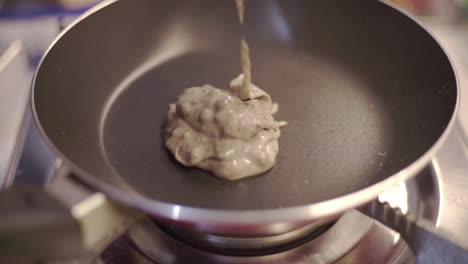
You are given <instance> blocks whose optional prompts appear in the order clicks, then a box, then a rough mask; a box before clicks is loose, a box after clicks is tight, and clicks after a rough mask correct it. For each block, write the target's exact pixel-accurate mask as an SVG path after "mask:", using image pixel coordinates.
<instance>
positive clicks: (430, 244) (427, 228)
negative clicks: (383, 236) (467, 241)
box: [361, 199, 468, 264]
mask: <svg viewBox="0 0 468 264" xmlns="http://www.w3.org/2000/svg"><path fill="white" fill-rule="evenodd" d="M361 211H362V212H363V213H365V214H366V215H368V216H370V217H371V218H373V219H375V220H377V221H379V222H381V223H383V224H384V225H386V226H388V227H390V228H392V229H393V230H395V231H397V232H398V233H400V235H401V236H402V237H403V239H405V241H406V242H407V243H408V246H409V247H410V248H411V249H412V250H413V252H414V253H415V255H416V264H449V263H454V264H455V263H468V248H466V247H464V246H461V245H462V243H460V242H459V241H456V240H455V239H454V238H453V237H451V236H450V235H449V234H448V233H447V232H445V231H444V230H443V229H440V228H436V227H435V226H434V225H433V224H432V223H430V222H429V221H427V220H425V219H423V218H417V217H413V216H412V215H405V214H403V213H402V211H401V210H400V209H399V208H393V207H391V206H390V205H389V204H388V203H385V202H380V201H379V200H378V199H377V200H375V201H373V202H372V203H370V204H369V206H367V207H365V208H363V209H362V210H361Z"/></svg>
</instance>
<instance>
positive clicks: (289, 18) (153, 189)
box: [32, 0, 458, 236]
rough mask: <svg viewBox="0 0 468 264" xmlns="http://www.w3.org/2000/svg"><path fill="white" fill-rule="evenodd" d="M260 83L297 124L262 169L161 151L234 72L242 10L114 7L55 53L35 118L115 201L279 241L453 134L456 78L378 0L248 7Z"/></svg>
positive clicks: (63, 40) (416, 29) (173, 4)
mask: <svg viewBox="0 0 468 264" xmlns="http://www.w3.org/2000/svg"><path fill="white" fill-rule="evenodd" d="M243 31H244V32H243V33H244V34H245V35H246V38H247V41H248V43H249V45H250V49H251V56H252V62H253V67H252V73H253V82H254V83H255V84H256V85H258V86H259V87H261V88H262V89H264V90H265V91H267V92H268V93H269V94H270V95H271V97H272V98H273V100H274V101H276V102H278V103H279V105H280V110H279V112H278V114H277V116H276V118H277V119H278V120H286V121H288V126H286V127H285V128H284V129H282V131H281V133H282V135H281V137H280V140H279V144H280V151H279V155H278V157H277V163H276V165H275V166H274V168H272V169H271V170H269V171H268V172H266V173H264V174H262V175H258V176H255V177H252V178H248V179H245V180H240V181H225V180H220V179H218V178H215V177H213V176H212V175H210V174H209V173H207V172H205V171H202V170H199V169H196V168H186V167H183V166H181V165H180V164H178V163H177V162H176V161H175V160H174V159H173V158H172V156H171V154H170V153H169V152H168V151H167V150H166V148H165V147H164V141H163V138H162V137H163V130H164V125H165V115H166V112H167V109H168V105H169V103H172V102H174V101H175V100H176V97H177V95H178V94H179V93H181V92H182V91H183V89H185V88H188V87H191V86H197V85H203V84H212V85H215V86H217V87H219V88H225V87H227V85H228V83H229V81H230V80H231V79H232V78H234V77H235V76H237V75H238V74H239V73H240V72H241V69H240V65H239V56H240V55H239V39H240V35H241V29H240V27H239V25H238V20H237V13H236V10H235V2H234V1H218V0H203V1H201V0H198V1H193V0H190V1H189V0H179V1H155V0H137V1H124V0H122V1H110V2H105V3H104V4H102V5H100V6H99V7H97V8H95V9H94V10H92V11H91V12H89V13H88V14H86V15H85V16H83V18H82V19H80V20H79V21H78V22H76V23H74V25H72V26H71V27H69V28H68V30H66V31H65V32H64V33H63V34H62V35H61V36H60V37H59V38H58V40H57V41H56V42H55V43H54V44H53V45H52V47H51V48H50V50H49V51H48V52H47V54H46V55H45V57H44V58H43V60H42V62H41V64H40V67H39V68H38V70H37V72H36V76H35V80H34V85H33V94H32V104H33V113H34V119H35V124H36V125H37V127H38V128H39V130H40V132H41V135H42V137H43V139H44V140H45V141H46V142H47V144H48V147H49V148H50V149H52V150H53V151H54V153H55V155H56V156H57V157H58V159H59V160H61V167H62V168H66V169H67V170H66V171H67V172H68V173H69V174H71V175H73V177H75V178H77V179H78V180H79V181H80V182H82V183H85V184H86V185H88V186H91V187H92V188H93V189H94V190H96V191H99V192H102V193H103V194H105V195H106V196H107V197H109V198H111V199H112V200H114V201H117V202H118V203H121V204H124V205H127V206H129V207H131V208H136V209H138V210H141V211H143V212H145V213H146V214H148V215H151V216H154V217H156V218H158V219H162V220H163V221H168V222H171V223H172V224H179V225H181V226H184V227H187V228H191V229H195V230H197V231H203V232H208V233H214V234H229V235H236V236H244V235H260V234H262V235H270V234H277V233H282V232H285V231H287V230H291V229H294V228H297V227H298V226H301V225H304V223H311V222H314V221H318V220H320V219H324V218H327V217H332V216H337V215H340V214H341V213H343V212H344V211H346V210H348V209H351V208H355V207H358V206H361V205H363V204H365V203H367V202H370V201H371V200H373V199H375V198H376V197H377V195H378V194H379V193H381V192H383V191H384V190H386V189H388V188H390V187H392V186H394V185H395V184H397V183H399V182H401V181H404V180H406V179H408V178H410V177H412V176H414V175H416V173H417V172H419V171H420V170H422V169H423V168H424V167H425V166H426V165H428V164H429V162H430V159H431V158H432V157H433V155H434V154H435V153H436V152H437V150H438V148H439V147H440V146H441V145H442V144H443V142H444V140H445V138H446V137H447V135H448V133H449V130H450V129H451V128H452V127H453V124H454V122H455V121H454V120H455V118H454V117H455V113H456V112H457V107H458V103H457V102H458V101H457V100H458V90H457V79H456V76H455V74H454V70H453V68H452V65H451V63H450V61H449V59H448V58H447V55H446V54H445V52H444V51H443V50H442V48H441V47H440V46H439V44H438V43H437V42H436V41H435V40H434V39H433V38H432V37H431V35H430V34H429V33H428V32H427V31H426V30H424V28H422V27H421V26H420V25H419V24H418V23H416V22H415V21H414V20H412V19H411V18H409V17H408V16H406V15H404V14H403V13H401V12H400V11H398V10H397V9H395V8H393V7H391V6H389V5H388V4H385V3H383V2H379V1H370V0H369V1H359V3H357V2H355V1H342V0H331V1H310V0H295V1H278V0H255V1H247V2H246V13H245V27H244V28H243Z"/></svg>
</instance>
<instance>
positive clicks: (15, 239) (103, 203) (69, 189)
mask: <svg viewBox="0 0 468 264" xmlns="http://www.w3.org/2000/svg"><path fill="white" fill-rule="evenodd" d="M140 216H142V214H141V213H139V212H137V211H135V210H133V209H130V208H127V207H124V206H122V205H119V204H116V203H114V202H113V201H111V200H109V199H108V198H107V197H106V196H104V195H103V194H102V193H98V192H95V191H93V190H92V189H90V188H88V187H86V186H84V185H83V184H81V183H79V182H78V181H76V180H75V179H74V178H73V177H72V176H71V175H70V174H69V173H68V171H66V170H65V169H63V168H61V169H60V171H59V172H58V173H57V175H56V176H55V178H54V179H53V180H52V181H51V182H50V183H49V184H48V185H46V187H45V188H38V187H37V186H13V187H12V188H10V189H8V190H6V191H4V192H0V260H2V258H7V259H14V260H17V259H18V258H19V259H18V260H21V259H25V258H27V259H35V260H36V261H37V260H48V261H55V260H76V259H79V260H80V261H83V260H91V259H92V258H94V257H96V256H97V255H98V254H99V253H101V251H102V250H103V249H105V247H106V246H107V245H108V244H109V243H110V242H112V241H113V240H115V239H116V238H117V237H118V236H120V235H121V234H123V232H124V231H126V230H127V228H128V227H129V226H130V225H132V224H133V223H134V222H136V221H137V220H138V219H140ZM0 262H1V261H0ZM15 263H16V262H15ZM18 263H24V262H18ZM27 263H36V262H27Z"/></svg>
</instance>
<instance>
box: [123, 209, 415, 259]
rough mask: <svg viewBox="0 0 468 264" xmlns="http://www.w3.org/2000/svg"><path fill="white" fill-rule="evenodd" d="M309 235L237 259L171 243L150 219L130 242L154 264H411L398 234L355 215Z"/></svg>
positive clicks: (179, 241)
mask: <svg viewBox="0 0 468 264" xmlns="http://www.w3.org/2000/svg"><path fill="white" fill-rule="evenodd" d="M309 231H310V230H309ZM169 232H171V231H169ZM314 233H315V232H314V231H312V233H308V235H306V237H303V238H302V239H299V241H300V242H297V241H293V242H291V243H289V244H287V245H285V246H283V247H279V248H276V249H275V250H274V251H270V252H265V250H260V251H257V252H255V251H252V249H249V252H251V254H250V255H249V254H247V255H245V254H244V255H242V256H239V255H232V254H231V255H228V254H226V253H232V252H220V250H219V248H217V250H213V248H211V250H210V249H208V250H207V249H206V248H204V247H201V246H200V245H197V246H191V245H190V244H189V243H191V242H190V241H189V240H187V239H186V238H185V239H184V238H182V239H181V237H182V234H180V233H179V234H177V235H176V236H177V238H176V237H174V236H173V235H172V233H171V234H169V233H168V232H167V231H164V230H162V229H161V227H159V226H158V225H156V224H154V222H152V221H151V220H150V219H145V220H144V221H142V222H141V223H140V224H138V225H135V226H134V227H132V228H131V230H130V231H129V237H130V239H131V240H132V241H133V243H134V245H135V246H136V247H137V248H138V249H139V250H140V251H141V252H142V253H143V254H144V255H146V256H147V257H148V258H149V259H151V260H152V261H153V262H154V263H157V264H179V263H180V264H182V263H204V264H234V263H235V264H253V263H256V264H257V263H258V264H263V263H268V264H280V263H281V264H284V263H308V264H332V263H334V264H345V263H382V264H384V263H389V264H390V263H392V264H403V263H404V264H407V263H414V257H413V255H412V253H411V251H410V250H409V248H408V247H407V245H406V243H405V242H404V241H403V240H401V239H400V236H399V235H398V234H397V233H395V232H393V231H391V230H390V229H388V228H386V227H384V226H383V225H381V224H379V223H377V222H375V221H374V220H372V219H370V218H368V217H366V216H364V215H362V214H361V213H359V212H358V211H354V210H353V211H349V212H347V213H346V214H344V215H343V216H342V217H341V218H340V219H338V221H337V222H336V223H334V224H333V225H331V226H330V227H329V228H327V229H323V230H321V233H320V234H317V233H315V234H314ZM192 243H193V242H192ZM279 249H281V250H282V251H280V250H279ZM253 252H255V253H253Z"/></svg>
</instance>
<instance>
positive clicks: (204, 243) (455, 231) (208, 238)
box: [0, 16, 468, 264]
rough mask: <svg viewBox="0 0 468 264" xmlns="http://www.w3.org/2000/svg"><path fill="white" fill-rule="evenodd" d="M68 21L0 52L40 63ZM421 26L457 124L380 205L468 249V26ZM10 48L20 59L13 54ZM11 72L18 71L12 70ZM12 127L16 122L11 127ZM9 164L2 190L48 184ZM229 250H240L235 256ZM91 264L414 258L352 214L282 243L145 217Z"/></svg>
mask: <svg viewBox="0 0 468 264" xmlns="http://www.w3.org/2000/svg"><path fill="white" fill-rule="evenodd" d="M63 21H64V18H63V16H61V18H60V19H57V18H50V17H48V18H46V19H44V20H42V22H41V21H40V20H37V21H35V22H34V24H36V25H37V24H38V23H43V24H42V25H43V26H44V27H43V28H44V29H42V30H46V31H47V32H49V33H48V34H45V35H44V36H42V37H38V35H37V34H36V35H35V36H34V38H40V39H41V42H36V43H39V45H42V46H41V47H35V46H34V45H32V44H31V42H32V41H31V38H30V37H24V36H25V35H23V36H18V38H20V39H23V43H22V44H18V43H21V42H18V41H16V40H14V39H13V38H12V39H11V45H4V46H6V47H7V48H4V49H3V50H0V52H3V51H5V50H6V51H10V52H9V53H8V54H10V55H8V56H10V57H11V58H10V61H15V60H28V61H29V62H31V61H34V58H35V57H37V50H41V49H43V48H44V45H43V43H44V42H48V41H51V39H52V37H53V35H54V34H55V33H56V32H58V30H57V29H58V28H60V27H61V26H62V25H63ZM22 23H23V22H22ZM423 23H424V24H425V25H426V26H427V27H428V28H429V29H430V31H432V32H433V33H434V35H435V36H436V38H437V39H438V40H439V41H440V42H441V43H442V45H443V46H444V47H445V49H446V50H447V53H448V54H449V56H451V58H452V60H453V62H454V64H455V67H456V69H457V71H458V77H459V79H460V84H461V89H462V99H461V113H460V115H459V121H460V122H459V124H457V127H456V128H455V129H454V130H453V132H452V135H450V137H449V139H448V140H447V143H446V144H445V145H444V146H443V147H442V149H441V150H440V152H439V153H438V155H437V156H436V157H435V158H434V159H433V160H432V164H431V166H430V167H428V168H427V169H425V170H424V171H422V172H421V173H420V175H418V176H417V177H415V178H414V179H412V180H410V181H408V182H406V183H402V184H400V185H399V186H397V187H395V188H394V189H393V190H388V191H387V192H385V193H383V194H382V195H380V197H379V199H380V200H381V201H383V202H388V203H389V204H390V205H392V206H398V207H400V208H401V209H402V210H403V211H408V212H411V213H412V214H414V215H418V216H420V217H423V218H425V219H427V220H428V221H430V222H431V223H432V224H434V225H435V226H438V228H440V229H443V230H445V231H447V232H449V233H450V234H452V235H453V237H455V238H456V239H457V240H458V241H460V242H461V243H463V245H466V246H468V239H467V238H466V237H465V235H464V233H465V232H463V231H464V230H468V221H467V219H468V196H467V195H466V188H468V176H467V175H468V174H467V172H468V152H467V147H466V146H468V145H467V142H468V141H467V139H466V133H465V132H464V131H466V129H468V95H466V94H467V93H465V92H464V91H465V90H467V89H468V52H466V50H464V43H466V41H468V24H466V25H464V24H457V25H456V26H454V25H453V24H447V23H441V22H440V21H439V20H437V21H436V20H431V19H429V18H425V19H424V18H423ZM10 26H11V25H10ZM14 27H15V28H22V29H23V30H24V32H25V34H26V33H30V32H31V28H30V27H24V24H23V25H17V24H15V25H14ZM38 28H39V27H38ZM0 29H1V28H0ZM28 36H29V35H28ZM28 39H29V41H28ZM0 47H1V46H0ZM12 49H13V51H15V52H13V53H15V54H13V53H12V52H11V50H12ZM11 54H13V55H11ZM28 55H29V56H28ZM4 57H5V55H3V56H2V57H0V74H1V73H2V71H3V72H5V69H9V71H13V72H16V73H17V74H18V75H19V76H22V78H24V79H30V78H31V76H32V71H31V69H28V68H27V66H25V65H24V64H27V63H23V64H20V67H21V68H18V66H15V65H13V64H12V63H11V62H10V63H8V65H6V66H5V67H4V68H2V64H1V62H3V61H4V60H5V59H4V60H3V61H2V58H4ZM13 58H15V60H13ZM16 64H18V63H16ZM11 67H16V68H15V69H14V70H12V68H11ZM2 76H3V75H0V77H2ZM8 76H11V75H8ZM2 78H3V77H2ZM2 83H3V81H2ZM8 83H13V81H8ZM14 84H15V87H18V86H20V87H21V88H16V89H17V91H22V93H21V96H19V97H17V98H16V99H17V100H18V102H22V104H13V105H15V106H16V107H18V106H19V107H21V106H23V107H24V105H26V103H25V102H26V97H27V89H28V85H27V84H25V83H21V84H19V85H17V83H16V82H15V83H14ZM0 98H2V97H0ZM0 100H1V99H0ZM2 105H4V106H5V104H2V103H1V102H0V106H2ZM5 111H9V110H8V109H6V110H4V111H3V112H5ZM17 111H19V112H21V111H20V110H17ZM465 113H466V114H465ZM15 118H16V119H15V120H16V125H13V126H12V130H13V132H12V133H10V134H11V135H15V133H14V129H17V131H19V125H18V124H19V123H20V122H21V118H18V117H15ZM15 120H12V121H11V122H13V123H14V121H15ZM28 122H30V121H29V117H28V116H26V117H25V120H24V124H25V125H26V126H28ZM13 123H12V124H13ZM26 131H27V133H26V134H24V135H19V138H22V139H23V140H24V141H25V143H24V144H25V145H26V144H28V142H34V140H30V139H31V138H34V136H36V134H35V133H37V131H35V130H34V128H33V127H31V126H29V129H27V130H26ZM10 140H13V141H14V140H16V138H15V137H14V136H13V137H12V138H10ZM19 147H20V146H19V145H17V146H16V148H19ZM13 148H14V146H12V147H11V148H10V149H11V150H10V151H13ZM383 155H384V154H383ZM45 156H46V155H45ZM45 156H44V157H45ZM11 162H12V163H13V164H15V166H11V167H10V168H9V173H8V174H5V175H9V176H10V177H6V178H5V177H3V178H2V177H1V176H2V175H0V185H1V183H2V182H6V183H11V184H15V183H24V182H28V183H34V184H37V185H41V184H43V183H45V182H47V181H48V179H46V178H41V177H38V175H49V173H46V172H47V170H49V169H50V168H48V167H43V166H40V165H38V164H49V163H48V162H45V163H43V162H40V163H37V162H34V161H32V160H31V159H29V154H28V152H27V148H25V151H23V152H21V155H18V156H17V157H13V160H11ZM0 169H1V167H0ZM4 170H7V169H4ZM0 172H1V171H0ZM43 172H44V173H43ZM232 245H236V247H235V249H233V247H232ZM92 261H93V263H99V264H152V263H155V264H169V263H171V264H173V263H175V264H177V263H204V264H227V263H230V264H231V263H236V264H247V263H273V264H274V263H291V264H293V263H312V264H314V263H317V264H332V263H333V264H345V263H346V264H353V263H383V264H384V263H388V264H393V263H395V264H398V263H402V264H403V263H414V262H415V257H414V255H413V253H412V252H411V250H409V248H408V246H407V245H406V243H405V242H404V240H403V239H402V238H401V237H400V235H399V234H398V233H396V232H394V231H392V230H391V229H389V228H387V227H385V226H384V225H382V224H380V223H378V222H376V221H374V220H372V219H370V218H368V217H367V216H364V215H363V214H361V213H360V212H358V211H354V210H353V211H349V212H347V213H346V214H344V215H343V216H342V217H340V218H339V219H338V220H336V221H335V222H333V223H329V224H327V225H325V226H323V227H322V228H320V229H318V230H317V229H315V228H309V227H307V226H306V227H304V228H301V229H299V230H295V231H293V232H291V233H287V234H282V235H280V236H273V237H264V238H256V239H246V238H235V237H232V238H226V237H217V236H214V235H207V234H203V233H187V232H184V231H180V230H176V229H174V228H172V227H171V226H163V225H161V224H160V223H157V222H155V221H154V220H152V219H150V218H145V219H143V220H141V221H140V222H139V223H137V224H135V225H134V226H132V227H131V228H130V229H129V231H128V232H127V233H126V234H125V235H123V236H121V237H120V238H118V239H117V240H115V241H114V242H113V243H111V244H110V245H109V246H108V247H107V248H106V249H105V250H104V251H103V253H102V254H101V255H100V256H99V257H97V258H96V259H93V260H92ZM53 263H56V262H53ZM67 263H77V264H79V263H81V262H80V261H78V260H76V261H71V262H67Z"/></svg>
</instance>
